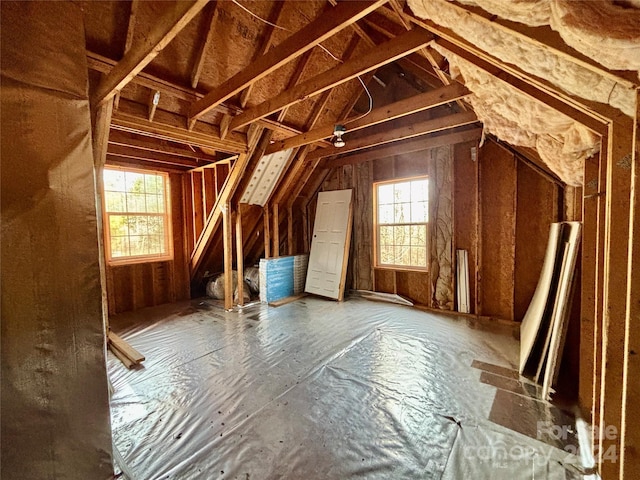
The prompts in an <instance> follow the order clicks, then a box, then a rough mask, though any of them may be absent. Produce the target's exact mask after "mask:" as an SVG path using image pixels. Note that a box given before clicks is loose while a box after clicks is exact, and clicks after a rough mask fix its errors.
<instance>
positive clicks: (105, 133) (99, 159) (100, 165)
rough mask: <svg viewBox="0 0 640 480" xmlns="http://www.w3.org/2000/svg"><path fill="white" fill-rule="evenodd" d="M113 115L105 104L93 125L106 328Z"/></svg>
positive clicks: (111, 109) (97, 218)
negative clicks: (107, 187) (107, 185)
mask: <svg viewBox="0 0 640 480" xmlns="http://www.w3.org/2000/svg"><path fill="white" fill-rule="evenodd" d="M112 114H113V102H112V101H108V102H104V103H103V104H102V105H99V106H98V107H97V109H96V112H95V120H94V125H93V145H92V147H93V166H94V172H95V176H96V202H97V204H98V206H99V207H98V208H97V209H96V221H97V223H98V250H99V257H98V265H99V268H100V285H101V290H102V292H101V294H102V321H103V324H104V325H105V328H108V327H109V292H108V288H107V266H106V256H105V243H104V242H105V240H104V237H105V230H104V229H105V226H104V223H103V222H104V218H103V209H104V182H103V180H102V172H103V169H104V165H105V162H106V159H107V146H108V138H109V125H110V124H111V116H112Z"/></svg>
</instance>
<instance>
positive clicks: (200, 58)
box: [191, 1, 219, 88]
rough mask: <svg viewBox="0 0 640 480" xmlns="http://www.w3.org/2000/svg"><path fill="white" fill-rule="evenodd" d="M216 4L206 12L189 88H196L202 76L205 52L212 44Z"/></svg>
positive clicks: (216, 14) (216, 15) (217, 11)
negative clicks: (204, 26)
mask: <svg viewBox="0 0 640 480" xmlns="http://www.w3.org/2000/svg"><path fill="white" fill-rule="evenodd" d="M218 13H219V9H218V2H217V1H216V2H211V5H210V7H209V8H208V12H207V22H206V32H205V34H204V41H203V42H200V43H199V44H198V53H197V54H196V61H195V63H194V65H193V70H192V71H191V87H192V88H196V87H197V86H198V81H199V80H200V75H201V74H202V67H203V66H204V60H205V58H206V56H207V50H208V48H209V46H210V45H211V42H213V38H214V33H215V30H214V28H213V26H214V25H215V23H216V20H217V18H218Z"/></svg>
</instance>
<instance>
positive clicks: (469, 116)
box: [306, 112, 478, 161]
mask: <svg viewBox="0 0 640 480" xmlns="http://www.w3.org/2000/svg"><path fill="white" fill-rule="evenodd" d="M477 121H478V118H477V117H476V114H475V113H474V112H462V113H454V114H452V115H448V116H446V117H439V118H434V119H432V120H426V121H423V122H420V123H415V124H412V123H411V122H410V121H408V122H406V125H405V126H401V127H396V128H392V129H389V130H386V131H383V132H380V133H375V134H372V135H369V136H366V137H360V138H356V139H353V140H347V144H346V145H345V146H344V147H329V148H318V149H316V150H314V151H313V152H311V153H310V154H309V155H307V158H306V160H307V161H313V160H315V159H317V158H323V157H329V156H332V155H338V154H340V153H349V152H354V151H357V150H362V149H365V148H369V147H375V146H378V145H384V144H386V143H392V142H398V141H401V140H408V139H410V138H414V137H418V136H421V135H426V134H429V133H434V132H439V131H442V130H449V129H452V128H455V127H462V126H464V125H469V124H472V123H476V122H477ZM345 140H346V139H345Z"/></svg>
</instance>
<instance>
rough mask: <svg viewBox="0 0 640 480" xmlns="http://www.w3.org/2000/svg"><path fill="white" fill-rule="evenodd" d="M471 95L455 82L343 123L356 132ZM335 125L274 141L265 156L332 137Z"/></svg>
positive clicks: (327, 125)
mask: <svg viewBox="0 0 640 480" xmlns="http://www.w3.org/2000/svg"><path fill="white" fill-rule="evenodd" d="M469 93H470V92H469V90H467V88H466V87H464V86H462V85H460V84H459V83H455V84H452V85H450V86H446V87H442V88H439V89H437V90H432V91H429V92H425V93H421V94H419V95H415V96H413V97H410V98H406V99H404V100H400V101H398V102H395V103H392V104H390V105H385V106H384V107H380V108H376V109H374V110H372V111H371V112H370V113H369V114H368V115H367V116H365V117H363V118H360V119H356V120H355V121H353V122H350V121H349V120H348V119H347V120H346V121H345V122H344V123H345V125H348V131H349V132H353V131H356V130H360V129H362V128H366V127H371V126H373V125H377V124H379V123H383V122H388V121H390V120H395V119H397V118H400V117H404V116H407V115H411V114H413V113H417V112H421V111H423V110H428V109H430V108H433V107H437V106H439V105H443V104H445V103H448V102H452V101H455V100H458V99H460V98H463V97H465V96H467V95H469ZM334 125H335V122H334V123H331V124H326V125H323V126H321V127H318V128H316V129H314V130H310V131H308V132H306V133H303V134H300V135H296V136H294V137H291V138H287V139H285V140H281V141H279V142H275V143H273V144H272V145H271V146H269V148H268V149H267V151H266V153H267V154H269V153H273V152H277V151H280V150H286V149H287V148H293V147H300V146H302V145H309V144H311V143H314V142H317V141H319V140H322V139H324V138H329V137H331V136H332V135H333V130H334Z"/></svg>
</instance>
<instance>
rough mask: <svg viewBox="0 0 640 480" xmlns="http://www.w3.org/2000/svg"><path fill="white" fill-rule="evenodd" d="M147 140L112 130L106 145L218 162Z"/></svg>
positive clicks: (155, 140)
mask: <svg viewBox="0 0 640 480" xmlns="http://www.w3.org/2000/svg"><path fill="white" fill-rule="evenodd" d="M148 138H149V137H144V136H141V135H135V134H132V133H128V132H124V131H122V130H114V129H112V130H111V132H110V133H109V139H108V143H109V145H120V146H125V147H131V148H136V149H139V150H147V151H150V152H156V153H166V154H171V155H176V156H178V157H183V158H189V159H191V160H202V161H206V162H216V161H218V158H217V157H214V156H212V155H208V154H206V153H204V152H200V151H194V150H192V149H189V148H178V147H175V146H172V145H169V144H168V142H167V141H166V140H158V139H154V140H149V139H148Z"/></svg>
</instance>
